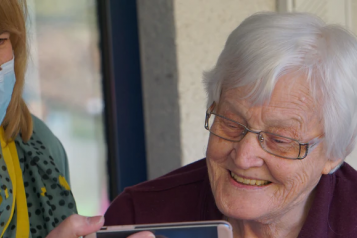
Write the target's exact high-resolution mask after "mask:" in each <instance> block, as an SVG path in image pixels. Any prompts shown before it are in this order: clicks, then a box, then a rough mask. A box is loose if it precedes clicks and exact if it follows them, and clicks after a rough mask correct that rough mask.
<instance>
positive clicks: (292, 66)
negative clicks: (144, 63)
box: [204, 13, 357, 159]
mask: <svg viewBox="0 0 357 238" xmlns="http://www.w3.org/2000/svg"><path fill="white" fill-rule="evenodd" d="M288 72H295V73H299V74H301V73H303V74H304V75H306V78H307V81H308V82H309V85H310V90H311V94H312V96H313V97H314V99H315V100H318V101H320V102H321V101H322V103H321V112H322V115H321V117H322V119H323V123H324V133H325V140H324V143H325V146H326V148H327V150H326V153H327V154H326V156H328V157H330V158H343V159H344V158H345V157H346V156H347V155H348V154H349V153H350V152H351V151H352V150H353V148H354V145H355V138H356V132H357V41H356V38H355V37H354V36H353V35H352V34H351V33H349V32H348V31H347V30H345V29H343V28H342V27H340V26H337V25H327V24H326V23H325V22H323V21H322V20H321V19H320V18H318V17H316V16H313V15H311V14H307V13H284V14H279V13H259V14H255V15H253V16H250V17H249V18H247V19H246V20H244V21H243V22H242V23H241V24H240V25H239V26H238V27H237V28H236V29H235V30H234V31H233V32H232V33H231V34H230V36H229V37H228V40H227V42H226V44H225V47H224V49H223V51H222V53H221V54H220V56H219V58H218V61H217V63H216V66H215V67H214V68H213V69H212V70H210V71H207V72H205V73H204V83H205V86H206V91H207V94H208V106H209V105H210V104H211V103H212V102H213V101H216V102H217V103H218V102H219V98H220V95H221V92H222V91H224V90H227V89H230V88H235V87H241V86H246V85H250V86H251V87H250V88H251V91H250V92H248V93H247V95H246V96H247V97H249V98H251V99H252V100H253V101H254V102H257V103H262V102H264V101H266V100H269V99H270V96H271V94H272V91H273V89H274V87H275V85H276V83H277V81H278V80H279V78H280V77H281V76H283V75H284V74H286V73H288ZM317 92H319V93H317ZM317 94H318V95H319V96H321V98H317Z"/></svg>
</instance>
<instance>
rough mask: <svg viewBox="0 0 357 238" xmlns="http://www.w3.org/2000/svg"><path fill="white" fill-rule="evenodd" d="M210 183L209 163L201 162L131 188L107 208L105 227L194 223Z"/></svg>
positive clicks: (203, 160)
mask: <svg viewBox="0 0 357 238" xmlns="http://www.w3.org/2000/svg"><path fill="white" fill-rule="evenodd" d="M207 180H208V175H207V167H206V160H205V159H202V160H199V161H197V162H195V163H192V164H190V165H187V166H184V167H182V168H179V169H177V170H174V171H172V172H170V173H168V174H166V175H164V176H162V177H159V178H157V179H154V180H151V181H147V182H144V183H140V184H138V185H135V186H132V187H128V188H126V189H125V190H124V192H123V193H121V194H120V195H119V196H118V197H117V198H116V199H115V200H114V201H113V202H112V204H111V205H110V207H109V208H108V211H107V212H106V214H105V218H106V225H119V224H138V223H156V222H163V221H165V222H174V221H178V220H192V219H193V218H194V217H195V216H196V215H197V214H196V213H197V212H198V211H197V210H199V209H198V207H199V205H200V201H201V200H202V199H201V196H202V194H203V190H204V189H206V187H205V186H203V185H204V183H205V181H207ZM208 190H209V189H208ZM154 214H155V216H153V215H154Z"/></svg>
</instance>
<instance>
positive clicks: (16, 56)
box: [0, 0, 153, 238]
mask: <svg viewBox="0 0 357 238" xmlns="http://www.w3.org/2000/svg"><path fill="white" fill-rule="evenodd" d="M26 13H27V11H26V1H25V0H0V124H1V127H0V142H1V149H0V237H8V238H15V237H22V238H23V237H36V238H40V237H47V238H55V237H56V238H76V237H79V236H83V235H87V234H90V233H92V232H94V231H96V230H98V229H99V228H100V227H101V226H102V225H103V223H104V219H103V217H101V216H96V217H83V216H79V215H77V214H76V213H77V210H76V204H75V201H74V198H73V195H72V192H71V190H70V186H69V171H68V164H67V157H66V153H65V151H64V149H63V147H62V145H61V143H60V141H59V140H58V139H57V138H56V137H55V136H54V135H53V134H52V132H51V131H50V130H49V129H48V128H47V126H46V125H45V124H44V123H43V122H42V121H41V120H39V119H38V118H36V117H34V116H32V115H31V114H30V112H29V110H28V108H27V106H26V104H25V102H24V100H23V99H22V90H23V85H24V76H25V70H26V62H27V40H26V28H25V17H26ZM135 237H136V238H145V237H153V236H152V235H151V233H148V232H144V233H141V234H137V235H135V236H132V237H131V238H135Z"/></svg>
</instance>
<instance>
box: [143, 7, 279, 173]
mask: <svg viewBox="0 0 357 238" xmlns="http://www.w3.org/2000/svg"><path fill="white" fill-rule="evenodd" d="M137 3H138V15H139V31H140V48H141V49H140V50H141V54H142V58H141V64H142V66H141V69H142V80H143V95H144V110H145V127H146V143H147V144H146V148H147V160H148V174H149V178H155V177H158V176H160V175H162V174H164V173H166V172H169V171H171V170H172V169H174V168H177V167H180V166H182V165H185V164H188V163H190V162H193V161H195V160H198V159H200V158H203V157H204V155H205V149H206V143H207V138H208V133H207V131H205V129H204V127H203V123H204V116H205V111H206V95H205V92H204V87H203V84H202V72H203V71H204V70H207V69H210V68H211V67H213V66H214V64H215V61H216V60H217V58H218V55H219V53H220V51H221V50H222V49H223V46H224V43H225V40H226V38H227V37H228V34H229V33H230V32H231V31H232V30H233V29H234V28H235V27H237V26H238V24H239V23H240V22H241V21H242V20H243V19H245V18H246V17H248V16H249V15H251V14H253V13H255V12H259V11H275V9H276V7H275V0H254V1H251V0H219V1H217V0H189V1H183V0H150V1H147V0H137Z"/></svg>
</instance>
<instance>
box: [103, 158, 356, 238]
mask: <svg viewBox="0 0 357 238" xmlns="http://www.w3.org/2000/svg"><path fill="white" fill-rule="evenodd" d="M222 217H223V215H222V213H221V212H220V211H219V210H218V208H217V207H216V204H215V201H214V198H213V194H212V192H211V188H210V184H209V179H208V173H207V167H206V160H205V159H202V160H199V161H197V162H195V163H192V164H190V165H187V166H185V167H182V168H180V169H177V170H174V171H173V172H171V173H169V174H166V175H164V176H162V177H160V178H157V179H154V180H151V181H148V182H144V183H141V184H138V185H136V186H133V187H129V188H126V189H125V191H124V192H123V193H121V194H120V195H119V196H118V197H117V198H116V199H115V200H114V201H113V203H112V204H111V205H110V207H109V209H108V210H107V212H106V214H105V225H107V226H109V225H125V224H144V223H162V222H182V221H203V220H220V219H222ZM298 237H299V238H302V237H304V238H305V237H306V238H307V237H311V238H325V237H326V238H330V237H336V238H337V237H338V238H356V237H357V172H356V171H355V170H354V169H353V168H352V167H351V166H349V165H348V164H347V163H344V164H343V165H342V166H341V168H340V169H339V170H337V171H336V172H335V173H334V174H331V175H323V176H322V177H321V179H320V182H319V184H318V185H317V187H316V196H315V200H314V202H313V205H312V207H311V210H310V211H309V214H308V217H307V219H306V221H305V224H304V226H303V228H302V230H301V232H300V234H299V236H298Z"/></svg>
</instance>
